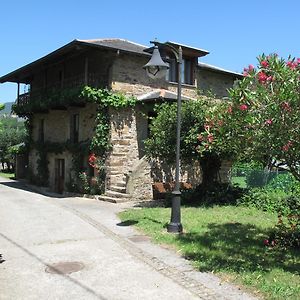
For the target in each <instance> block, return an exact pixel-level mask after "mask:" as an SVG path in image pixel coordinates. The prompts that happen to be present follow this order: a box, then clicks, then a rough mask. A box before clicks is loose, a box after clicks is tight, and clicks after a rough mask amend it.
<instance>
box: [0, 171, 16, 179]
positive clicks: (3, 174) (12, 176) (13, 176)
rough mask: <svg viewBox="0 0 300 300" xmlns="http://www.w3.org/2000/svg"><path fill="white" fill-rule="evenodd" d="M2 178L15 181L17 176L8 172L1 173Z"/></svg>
mask: <svg viewBox="0 0 300 300" xmlns="http://www.w3.org/2000/svg"><path fill="white" fill-rule="evenodd" d="M0 177H4V178H8V179H14V178H15V174H14V173H8V172H0Z"/></svg>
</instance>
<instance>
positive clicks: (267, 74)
mask: <svg viewBox="0 0 300 300" xmlns="http://www.w3.org/2000/svg"><path fill="white" fill-rule="evenodd" d="M244 76H245V77H244V79H243V80H241V81H239V82H237V83H236V85H235V87H233V88H232V89H231V90H230V91H229V93H230V102H227V103H224V104H222V105H219V106H218V107H215V108H214V109H212V110H211V111H210V114H209V115H208V116H207V118H206V126H205V127H204V129H205V130H204V132H202V133H201V138H202V141H203V143H202V148H201V149H200V151H203V150H212V151H216V149H217V150H218V152H220V153H222V152H223V153H224V152H225V153H227V155H229V156H230V157H235V158H239V159H241V160H247V161H249V160H251V159H253V160H255V161H260V162H262V163H263V165H264V166H268V167H269V168H272V167H274V166H278V165H281V166H284V167H285V168H286V169H288V170H289V172H291V173H292V174H293V176H294V177H295V178H296V179H297V180H300V166H299V162H300V139H299V134H300V58H298V59H295V58H291V57H289V58H288V59H287V60H284V59H282V58H279V57H278V56H277V55H276V54H271V55H269V56H265V55H262V56H260V57H259V58H258V65H257V67H254V66H252V65H250V66H249V67H248V68H245V69H244Z"/></svg>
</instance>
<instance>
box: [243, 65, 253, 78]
mask: <svg viewBox="0 0 300 300" xmlns="http://www.w3.org/2000/svg"><path fill="white" fill-rule="evenodd" d="M253 70H254V66H253V65H249V66H248V68H244V72H243V75H244V76H248V75H249V72H251V71H253Z"/></svg>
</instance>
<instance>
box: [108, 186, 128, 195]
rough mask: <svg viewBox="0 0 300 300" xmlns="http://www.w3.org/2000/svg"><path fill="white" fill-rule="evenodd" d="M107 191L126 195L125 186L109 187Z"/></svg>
mask: <svg viewBox="0 0 300 300" xmlns="http://www.w3.org/2000/svg"><path fill="white" fill-rule="evenodd" d="M109 189H110V190H111V191H113V192H119V193H126V185H124V186H115V185H113V186H110V187H109Z"/></svg>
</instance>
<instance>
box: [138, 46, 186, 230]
mask: <svg viewBox="0 0 300 300" xmlns="http://www.w3.org/2000/svg"><path fill="white" fill-rule="evenodd" d="M151 43H153V44H154V50H153V53H152V57H151V59H150V61H149V62H148V63H147V64H146V65H145V66H144V67H143V68H144V69H146V72H147V74H148V76H149V77H150V78H163V77H164V76H165V75H166V72H167V70H168V68H169V65H168V64H166V63H165V62H164V61H163V60H162V58H161V56H160V53H159V49H158V46H161V47H165V48H167V49H169V50H171V51H172V53H173V54H174V55H175V58H176V62H177V72H178V73H177V79H178V87H177V130H176V166H175V187H174V190H173V192H172V211H171V220H170V223H169V224H168V226H167V230H168V232H172V233H181V232H182V224H181V212H180V205H181V204H180V202H181V192H180V182H179V171H180V130H181V69H182V49H181V46H179V47H178V49H176V48H175V47H174V46H172V45H170V44H168V43H159V42H157V41H154V42H151Z"/></svg>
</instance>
